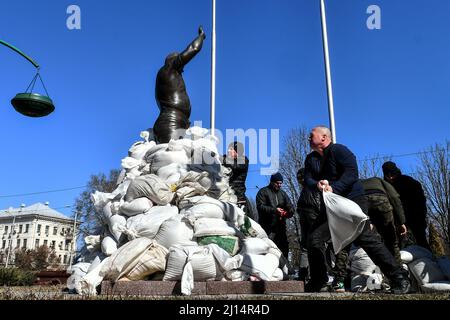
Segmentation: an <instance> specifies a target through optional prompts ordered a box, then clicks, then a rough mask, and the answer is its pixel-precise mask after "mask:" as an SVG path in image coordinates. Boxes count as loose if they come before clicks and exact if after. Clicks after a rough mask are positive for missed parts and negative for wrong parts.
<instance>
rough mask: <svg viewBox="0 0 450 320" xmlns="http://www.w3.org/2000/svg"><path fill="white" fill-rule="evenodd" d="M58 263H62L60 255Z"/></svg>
mask: <svg viewBox="0 0 450 320" xmlns="http://www.w3.org/2000/svg"><path fill="white" fill-rule="evenodd" d="M58 262H59V263H61V255H58Z"/></svg>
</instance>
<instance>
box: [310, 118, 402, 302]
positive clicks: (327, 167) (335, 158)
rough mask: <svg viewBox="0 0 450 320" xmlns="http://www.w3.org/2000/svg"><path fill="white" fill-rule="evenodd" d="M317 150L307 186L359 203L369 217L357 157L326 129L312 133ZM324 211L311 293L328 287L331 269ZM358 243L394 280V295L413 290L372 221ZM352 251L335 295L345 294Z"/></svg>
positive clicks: (317, 229)
mask: <svg viewBox="0 0 450 320" xmlns="http://www.w3.org/2000/svg"><path fill="white" fill-rule="evenodd" d="M308 140H309V144H310V146H311V149H312V150H313V151H312V152H311V153H310V154H308V156H307V157H306V159H305V184H306V185H307V186H309V187H310V188H315V189H316V190H319V191H322V190H323V191H324V192H334V193H336V194H338V195H340V196H343V197H345V198H348V199H350V200H352V201H354V202H355V203H357V204H358V205H359V206H360V207H361V209H362V211H363V212H364V213H365V214H366V215H367V213H368V203H367V199H366V197H365V195H364V188H363V186H362V184H361V181H360V180H359V177H358V165H357V162H356V157H355V155H354V154H353V153H352V152H351V151H350V150H349V149H348V148H347V147H346V146H344V145H342V144H334V143H333V142H332V141H331V132H330V130H329V129H328V128H327V127H325V126H317V127H315V128H313V129H312V130H311V133H310V136H309V138H308ZM323 207H325V206H322V209H321V212H320V214H319V216H318V217H317V219H316V220H315V221H314V223H313V226H312V228H311V230H312V231H311V232H310V234H309V236H308V241H307V244H308V260H309V265H310V276H311V281H310V282H309V283H308V289H309V291H320V290H322V289H323V287H324V285H325V284H326V283H327V280H328V276H327V269H326V265H325V242H326V241H328V240H329V239H330V237H331V235H330V229H329V227H328V221H327V216H326V211H325V210H324V209H323ZM354 243H355V244H356V245H358V246H360V247H362V248H363V249H364V250H365V251H366V253H367V254H368V255H369V257H370V258H371V259H372V261H373V262H374V263H375V264H376V265H378V266H379V267H380V269H381V271H382V272H383V273H384V274H385V275H386V276H387V277H388V278H389V280H391V288H392V292H393V293H398V294H403V293H407V292H408V291H409V289H410V286H411V284H410V281H409V278H408V275H407V271H405V270H404V269H403V268H402V267H401V266H400V265H399V264H398V262H397V261H396V260H395V258H394V256H393V255H392V254H391V253H390V252H389V250H388V249H387V248H386V246H385V245H384V244H383V243H382V242H381V239H380V236H379V235H378V234H377V233H376V231H375V230H374V229H373V228H372V227H371V224H370V222H369V221H367V222H366V223H365V226H364V229H363V231H362V232H361V234H360V235H359V236H358V237H357V238H356V239H355V240H354ZM348 248H349V247H347V248H346V249H343V250H342V251H341V252H343V253H338V252H336V254H338V255H339V254H340V259H337V261H336V267H337V270H336V277H335V281H334V282H333V289H334V290H335V291H345V288H344V283H343V280H344V277H345V274H346V256H347V255H346V254H345V252H346V251H347V250H348Z"/></svg>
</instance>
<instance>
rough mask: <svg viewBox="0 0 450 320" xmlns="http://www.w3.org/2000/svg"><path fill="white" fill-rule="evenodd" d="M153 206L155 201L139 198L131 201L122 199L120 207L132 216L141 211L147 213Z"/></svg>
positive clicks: (120, 209)
mask: <svg viewBox="0 0 450 320" xmlns="http://www.w3.org/2000/svg"><path fill="white" fill-rule="evenodd" d="M152 207H153V202H152V201H151V200H150V199H148V198H146V197H142V198H137V199H134V200H132V201H130V202H127V201H122V202H121V204H120V207H119V211H120V213H122V214H124V215H126V216H128V217H132V216H135V215H138V214H141V213H146V212H147V211H148V210H150V209H151V208H152Z"/></svg>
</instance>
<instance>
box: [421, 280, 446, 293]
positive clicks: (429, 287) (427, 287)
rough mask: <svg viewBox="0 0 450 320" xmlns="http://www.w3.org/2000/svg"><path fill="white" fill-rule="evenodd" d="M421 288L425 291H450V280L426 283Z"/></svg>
mask: <svg viewBox="0 0 450 320" xmlns="http://www.w3.org/2000/svg"><path fill="white" fill-rule="evenodd" d="M420 289H421V290H422V291H423V292H425V293H433V292H450V281H440V282H434V283H426V284H424V285H422V286H420Z"/></svg>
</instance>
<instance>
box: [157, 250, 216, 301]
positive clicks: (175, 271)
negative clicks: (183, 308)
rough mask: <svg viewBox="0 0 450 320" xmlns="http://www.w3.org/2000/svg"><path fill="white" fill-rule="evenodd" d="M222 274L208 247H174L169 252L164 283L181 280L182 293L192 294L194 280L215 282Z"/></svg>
mask: <svg viewBox="0 0 450 320" xmlns="http://www.w3.org/2000/svg"><path fill="white" fill-rule="evenodd" d="M221 276H222V275H221V272H220V270H219V267H218V265H217V264H216V260H215V258H214V256H213V253H212V252H211V249H210V248H209V247H208V246H201V247H198V246H197V247H180V246H173V247H171V248H170V250H169V257H168V259H167V266H166V272H165V274H164V278H163V280H164V281H177V280H180V279H181V293H182V294H185V295H189V294H191V291H192V289H193V288H194V280H196V281H200V280H215V279H217V278H220V277H221Z"/></svg>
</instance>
